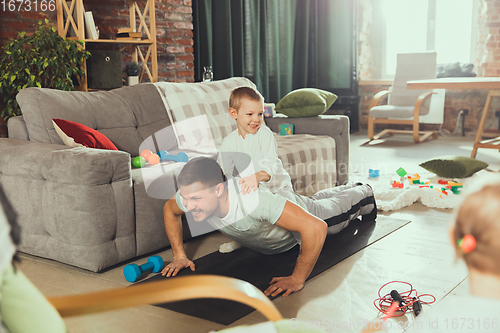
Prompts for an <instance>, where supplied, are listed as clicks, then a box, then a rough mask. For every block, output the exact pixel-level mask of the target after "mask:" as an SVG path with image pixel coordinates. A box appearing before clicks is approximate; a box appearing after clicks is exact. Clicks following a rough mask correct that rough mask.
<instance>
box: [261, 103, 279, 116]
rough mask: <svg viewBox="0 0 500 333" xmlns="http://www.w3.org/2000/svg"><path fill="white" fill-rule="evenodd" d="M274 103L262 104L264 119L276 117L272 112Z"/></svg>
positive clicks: (274, 112)
mask: <svg viewBox="0 0 500 333" xmlns="http://www.w3.org/2000/svg"><path fill="white" fill-rule="evenodd" d="M275 106H276V105H275V104H274V103H264V117H266V118H272V117H274V116H276V111H274V107H275Z"/></svg>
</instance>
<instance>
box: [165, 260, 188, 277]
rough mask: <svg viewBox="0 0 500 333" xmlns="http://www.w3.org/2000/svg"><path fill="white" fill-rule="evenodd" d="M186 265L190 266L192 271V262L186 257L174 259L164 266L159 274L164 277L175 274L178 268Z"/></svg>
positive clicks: (180, 268)
mask: <svg viewBox="0 0 500 333" xmlns="http://www.w3.org/2000/svg"><path fill="white" fill-rule="evenodd" d="M187 267H189V268H191V270H192V271H194V262H192V261H191V260H189V259H188V258H180V259H175V260H174V261H172V262H171V263H170V264H168V265H167V266H165V268H164V269H163V270H162V271H161V275H163V276H166V277H170V276H176V275H177V273H179V271H180V270H182V269H184V268H187Z"/></svg>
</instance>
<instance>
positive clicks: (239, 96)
mask: <svg viewBox="0 0 500 333" xmlns="http://www.w3.org/2000/svg"><path fill="white" fill-rule="evenodd" d="M245 98H246V99H249V100H251V101H256V102H260V101H262V102H264V97H263V96H262V95H261V94H260V92H258V91H257V90H255V89H253V88H251V87H239V88H236V89H234V90H233V91H231V96H230V97H229V107H230V108H233V109H235V110H236V111H238V110H239V109H240V107H241V101H242V100H243V99H245Z"/></svg>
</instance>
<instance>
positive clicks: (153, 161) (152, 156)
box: [148, 154, 160, 165]
mask: <svg viewBox="0 0 500 333" xmlns="http://www.w3.org/2000/svg"><path fill="white" fill-rule="evenodd" d="M148 162H149V164H151V165H156V164H158V163H160V156H158V154H150V155H149V156H148Z"/></svg>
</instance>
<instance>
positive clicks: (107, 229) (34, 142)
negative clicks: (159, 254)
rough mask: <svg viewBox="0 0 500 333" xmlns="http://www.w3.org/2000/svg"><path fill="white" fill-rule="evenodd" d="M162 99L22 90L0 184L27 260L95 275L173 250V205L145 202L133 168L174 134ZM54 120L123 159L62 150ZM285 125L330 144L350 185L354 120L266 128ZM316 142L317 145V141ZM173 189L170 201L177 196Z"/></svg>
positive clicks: (339, 175)
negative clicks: (92, 136) (85, 131)
mask: <svg viewBox="0 0 500 333" xmlns="http://www.w3.org/2000/svg"><path fill="white" fill-rule="evenodd" d="M219 82H223V83H224V87H225V88H227V91H228V92H229V91H230V90H231V89H233V88H234V87H236V86H238V84H237V82H235V81H234V80H232V79H228V80H223V81H219ZM162 84H164V85H165V84H166V85H169V87H171V88H172V87H173V88H175V89H183V87H187V86H186V83H184V84H181V83H168V84H167V83H162ZM200 84H201V83H192V84H187V85H200ZM170 85H171V86H170ZM197 87H202V89H205V87H206V86H197ZM165 97H166V99H167V100H168V96H162V95H161V93H160V90H159V89H158V86H156V85H155V84H139V85H136V86H131V87H123V88H119V89H115V90H111V91H97V92H89V93H86V92H66V91H58V90H52V89H43V88H28V89H23V90H21V92H20V93H19V94H18V96H17V100H18V102H19V105H20V107H21V109H22V111H23V116H18V117H13V118H10V119H9V121H8V131H9V137H8V138H5V139H0V183H1V184H2V186H3V188H4V189H5V191H6V193H7V195H8V196H9V198H10V199H11V201H12V203H13V205H14V208H15V209H16V210H17V211H18V214H19V222H20V224H21V227H22V242H21V245H20V246H19V250H20V251H22V252H25V253H29V254H32V255H35V256H40V257H44V258H49V259H53V260H57V261H60V262H63V263H67V264H70V265H74V266H77V267H81V268H84V269H87V270H91V271H95V272H98V271H100V270H102V269H105V268H107V267H110V266H113V265H115V264H118V263H120V262H123V261H126V260H128V259H131V258H134V257H136V256H140V255H145V254H147V253H150V252H153V251H156V250H159V249H161V248H165V247H167V246H168V245H169V242H168V238H167V236H166V233H165V231H164V226H163V205H164V204H165V202H166V200H167V199H168V197H158V196H156V197H155V196H154V195H151V194H150V193H148V189H147V187H148V186H145V183H144V182H145V180H144V170H142V169H132V167H131V157H134V156H138V155H139V152H140V150H141V149H143V148H144V147H146V146H148V145H146V146H145V143H147V142H152V141H154V140H151V138H152V137H153V136H154V134H155V133H160V132H161V131H164V129H166V128H170V127H171V117H169V114H168V113H167V109H166V104H165ZM218 107H222V108H227V105H222V106H221V105H219V106H218ZM55 118H60V119H66V120H71V121H75V122H78V123H81V124H84V125H86V126H89V127H91V128H94V129H97V130H98V131H100V132H101V133H103V134H104V135H106V136H107V137H108V138H109V139H110V140H111V141H112V142H113V143H114V144H115V145H116V147H117V148H118V149H119V151H109V150H102V149H92V148H84V147H75V148H71V147H68V146H65V145H64V144H63V142H62V140H61V139H60V138H59V136H58V135H57V133H56V132H55V130H54V127H53V125H52V119H55ZM283 122H285V123H292V124H294V126H295V133H296V134H301V133H308V134H315V135H324V136H329V137H331V138H333V140H331V139H329V138H328V140H330V141H331V144H329V148H328V149H330V150H332V151H333V153H334V155H335V159H336V160H335V163H336V175H335V176H336V177H335V179H334V181H335V182H336V183H345V182H346V181H347V179H348V156H349V131H348V129H349V123H348V118H347V117H345V116H320V117H313V118H293V119H292V118H278V117H277V118H266V123H267V125H268V126H269V127H270V128H271V130H273V131H276V132H277V131H278V126H279V123H283ZM174 134H175V133H173V132H172V131H167V132H166V137H165V136H164V137H163V139H164V140H163V141H164V143H163V144H162V145H163V146H162V149H166V150H167V151H169V152H171V153H173V154H175V153H176V152H177V151H179V148H178V146H177V142H176V136H175V135H174ZM298 138H300V137H298ZM278 139H280V138H279V137H278ZM309 140H312V141H308V142H311V145H314V138H313V137H309ZM154 144H155V145H156V144H157V143H156V142H155V143H154ZM278 144H279V145H281V144H282V143H280V141H278ZM286 144H287V143H286V142H285V143H283V145H286ZM155 147H157V146H155ZM153 149H154V147H153ZM322 149H324V148H322ZM188 155H190V153H189V152H188ZM283 155H284V153H283ZM299 155H300V156H304V158H305V159H311V158H314V156H313V157H311V156H305V155H308V154H303V153H300V154H299ZM190 157H191V156H190ZM280 157H286V156H280ZM288 157H290V156H288ZM316 158H317V157H316ZM291 159H292V161H291V162H290V160H289V163H294V161H293V156H292V158H291ZM298 162H299V161H295V163H298ZM178 164H179V163H178ZM292 178H294V176H293V175H292ZM299 178H300V177H299ZM174 185H175V184H173V185H172V186H170V187H172V188H171V189H170V191H169V192H168V193H174V192H175V188H174V187H175V186H174ZM162 186H163V187H166V185H165V183H164V184H163V185H162ZM148 194H149V195H148ZM184 230H185V235H184V237H185V238H189V237H191V234H192V233H191V232H190V231H189V227H188V226H187V225H186V227H185V228H184Z"/></svg>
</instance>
